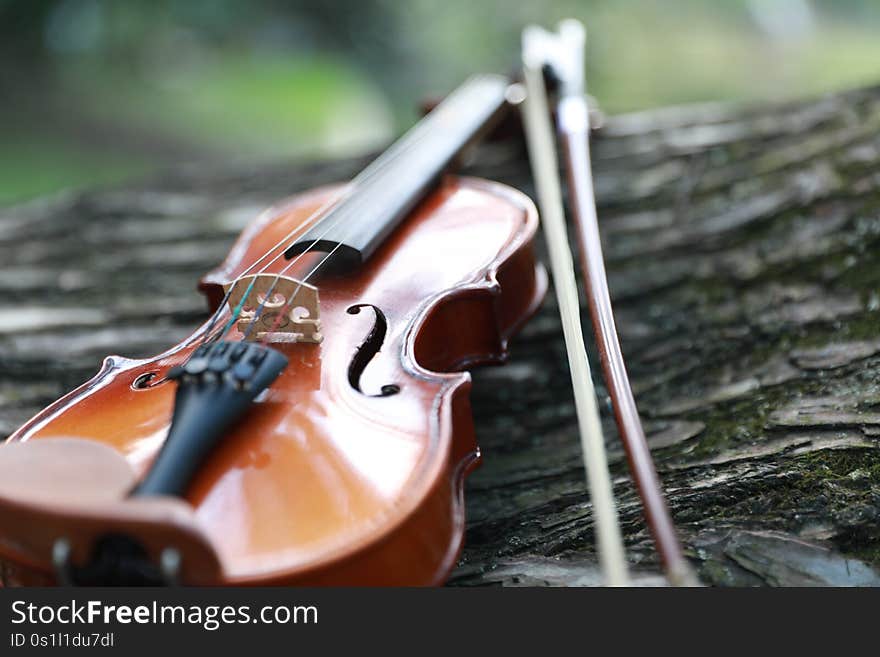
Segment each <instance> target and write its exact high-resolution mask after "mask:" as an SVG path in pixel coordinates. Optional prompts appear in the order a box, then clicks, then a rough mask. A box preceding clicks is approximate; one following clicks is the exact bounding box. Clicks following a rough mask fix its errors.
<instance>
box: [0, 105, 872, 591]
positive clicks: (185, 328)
mask: <svg viewBox="0 0 880 657" xmlns="http://www.w3.org/2000/svg"><path fill="white" fill-rule="evenodd" d="M594 158H595V161H594V168H595V171H596V185H597V190H598V195H599V203H600V216H601V220H602V229H603V238H604V243H605V250H606V259H607V263H608V269H609V274H610V279H611V289H612V296H613V298H614V303H615V308H616V313H617V317H618V321H619V329H620V333H621V339H622V343H623V349H624V353H625V355H626V356H627V359H628V363H629V369H630V372H631V375H632V378H633V383H634V387H635V390H636V396H637V401H638V403H639V407H640V410H641V413H642V416H643V419H644V421H645V423H646V429H647V432H648V434H649V442H650V444H651V446H652V448H653V450H654V454H655V458H656V461H657V465H658V469H659V471H660V474H661V477H662V479H663V483H664V486H665V489H666V493H667V496H668V499H669V503H670V506H671V508H672V512H673V514H674V517H675V520H676V522H677V523H678V526H679V529H680V535H681V538H682V540H683V542H684V544H685V546H686V549H687V551H688V554H689V556H690V557H691V558H692V559H693V563H694V565H695V567H696V568H697V570H698V572H699V574H700V576H701V578H702V580H703V581H704V582H705V583H707V584H722V585H723V584H745V585H752V584H771V585H776V584H843V585H846V584H875V585H876V584H880V575H878V571H880V450H878V447H880V388H878V385H877V383H876V381H877V376H878V373H880V324H878V318H880V289H878V284H880V250H878V248H877V247H878V241H880V175H878V173H877V171H878V168H877V167H878V164H880V89H867V90H861V91H856V92H850V93H847V94H842V95H838V96H834V97H828V98H823V99H820V100H814V101H809V102H804V103H794V104H789V105H784V106H772V107H763V108H752V109H738V108H730V107H724V106H704V107H697V108H684V109H672V110H663V111H655V112H650V113H645V114H640V115H637V116H636V115H631V116H625V117H617V118H614V119H611V120H609V121H608V123H607V125H606V126H605V128H604V129H603V131H602V132H601V134H599V135H597V138H596V140H595V143H594ZM364 162H365V160H351V161H342V162H331V163H322V164H312V165H302V164H292V165H273V166H260V167H253V168H245V167H233V168H225V169H224V168H220V167H218V168H216V169H213V170H198V171H187V170H183V171H177V172H174V173H170V174H168V175H167V176H165V177H161V178H156V179H153V180H151V181H148V182H145V183H143V184H139V185H134V186H129V187H126V188H117V189H110V190H93V191H88V192H83V193H77V194H65V195H60V196H57V197H53V198H49V199H44V200H38V201H35V202H32V203H29V204H26V205H22V206H18V207H13V208H7V209H3V210H0V217H2V219H0V255H2V261H3V263H4V265H3V269H2V274H0V290H2V294H3V299H4V301H3V306H2V308H0V365H2V367H0V421H2V431H3V432H4V433H8V432H9V431H11V430H12V429H14V428H15V427H16V426H17V425H18V424H19V423H21V422H22V421H24V420H25V419H27V418H28V417H29V416H30V415H32V414H33V413H34V412H36V411H37V410H38V409H39V408H41V407H42V406H44V405H45V404H47V403H49V402H50V401H52V400H53V399H55V398H56V397H58V396H59V395H61V394H62V393H63V392H65V391H67V390H68V389H70V388H71V387H73V386H75V385H77V384H79V383H80V382H81V381H83V380H84V379H86V378H88V377H90V376H91V375H92V374H93V373H94V372H95V370H96V369H97V367H98V365H99V363H100V360H101V358H102V357H103V356H104V355H105V354H107V353H121V354H124V355H128V356H144V355H150V354H153V353H157V352H159V351H161V350H163V349H165V348H166V347H167V346H168V345H170V344H173V343H176V342H177V341H178V340H180V339H181V338H182V337H183V336H184V335H185V334H187V333H188V332H189V331H190V330H191V329H192V327H193V326H194V325H195V324H196V323H197V322H199V321H200V320H201V319H202V318H203V317H204V316H205V314H206V311H205V305H204V302H203V300H202V299H201V297H200V296H198V294H197V293H196V292H195V291H194V285H195V281H196V279H197V278H198V277H199V275H200V274H201V273H203V272H204V271H206V270H207V269H209V268H210V267H211V266H213V265H214V264H215V263H217V262H219V261H220V260H221V259H222V258H223V256H224V255H225V253H226V251H227V250H228V248H229V246H230V244H231V242H232V240H233V238H234V237H235V235H236V234H237V233H238V232H239V231H240V230H241V228H242V227H243V226H244V225H245V223H246V222H247V221H249V220H250V219H252V218H253V217H254V216H255V215H256V214H257V213H258V212H259V210H260V209H261V208H263V207H264V206H265V205H266V204H267V203H269V202H271V201H274V200H277V199H278V198H280V197H282V196H285V195H288V194H290V193H293V192H296V191H298V190H302V189H306V188H309V187H312V186H315V185H318V184H323V183H327V182H331V181H337V180H343V179H347V178H349V177H350V176H351V175H352V174H354V173H355V172H356V171H357V170H359V169H360V168H361V167H362V166H363V164H364ZM469 173H472V174H474V175H480V176H484V177H488V178H493V179H497V180H501V181H503V182H506V183H508V184H511V185H514V186H516V187H519V188H521V189H523V190H525V191H526V192H528V193H531V192H532V189H531V182H530V176H529V174H528V166H527V161H526V159H525V156H524V153H523V151H522V148H521V146H519V145H518V144H517V143H516V142H508V143H502V144H495V145H491V146H488V147H485V148H483V149H482V150H481V151H480V153H479V155H478V158H477V161H476V163H475V165H474V166H472V167H471V168H470V170H469ZM585 325H588V322H587V318H586V315H585ZM596 369H598V368H596ZM474 379H475V385H474V390H473V408H474V415H475V421H476V424H477V432H478V437H479V439H480V442H481V445H482V447H483V452H484V465H483V467H482V468H481V469H480V470H479V471H478V472H477V473H476V474H475V475H474V476H473V477H472V478H471V480H470V483H469V486H468V490H467V501H468V511H469V528H468V533H467V538H466V547H465V550H464V553H463V555H462V560H461V563H460V565H459V567H458V569H457V571H456V572H455V573H454V575H453V578H452V583H454V584H459V585H465V584H492V583H503V584H554V585H555V584H590V583H595V582H597V581H598V579H599V578H598V572H597V570H596V559H595V553H594V549H593V523H592V516H591V509H590V503H589V500H588V499H587V495H586V492H585V485H584V475H583V469H582V465H581V460H580V451H579V444H578V439H577V434H576V425H575V418H574V411H573V406H572V402H571V393H570V391H569V382H568V372H567V366H566V361H565V355H564V347H563V343H562V336H561V331H560V327H559V322H558V320H557V316H556V307H555V300H554V298H553V296H552V294H551V295H550V296H549V297H548V299H547V302H546V304H545V306H544V308H543V310H542V311H541V312H540V313H539V314H538V316H537V317H535V318H534V319H533V320H532V321H531V322H530V323H529V324H528V325H527V327H526V328H525V330H524V331H523V333H522V335H521V336H520V337H519V339H518V340H517V341H515V342H514V344H513V345H512V358H511V363H510V364H508V365H507V366H504V367H499V368H492V369H487V370H482V371H477V372H475V374H474ZM597 383H598V384H599V392H600V395H602V396H603V398H604V387H603V386H602V385H601V382H597ZM605 415H606V418H605V426H606V429H607V436H608V441H609V448H610V451H611V455H612V459H613V470H614V475H615V494H616V496H617V499H618V501H619V505H620V506H619V508H620V516H621V520H622V523H623V527H624V532H625V536H626V541H627V545H628V548H629V556H630V558H631V560H632V562H633V564H634V570H635V572H636V573H637V575H638V577H639V578H640V580H641V581H642V582H644V583H645V584H651V583H657V582H659V581H660V579H659V578H658V577H657V576H656V574H657V572H658V569H657V563H656V557H655V555H654V553H653V551H652V547H651V541H650V537H649V536H648V534H647V532H646V529H645V526H644V523H643V521H642V519H641V515H640V507H639V503H638V498H637V496H636V495H635V492H634V489H633V486H632V484H631V482H630V480H629V478H628V476H627V472H626V465H625V461H624V459H623V457H622V454H621V451H620V448H619V446H618V443H617V438H616V433H615V430H614V426H613V422H612V421H611V417H610V413H608V412H607V409H606V412H605Z"/></svg>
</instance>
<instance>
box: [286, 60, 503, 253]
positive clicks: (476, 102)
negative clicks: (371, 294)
mask: <svg viewBox="0 0 880 657" xmlns="http://www.w3.org/2000/svg"><path fill="white" fill-rule="evenodd" d="M508 85H509V82H508V80H507V79H506V78H504V77H502V76H497V75H480V76H474V77H472V78H470V79H468V80H467V81H466V82H465V83H464V84H463V85H461V86H460V87H459V88H458V89H456V90H455V91H454V92H453V93H452V94H451V95H450V96H449V97H447V98H446V99H445V100H444V101H443V102H442V103H440V104H439V105H438V106H437V107H436V108H435V109H434V110H433V111H432V112H431V113H430V114H428V115H427V116H426V117H425V118H424V119H422V121H420V122H419V123H418V124H416V126H414V127H413V128H412V129H411V130H410V131H409V132H407V133H406V134H405V135H404V136H403V137H401V138H400V139H399V140H398V141H397V142H395V143H394V145H393V146H391V148H389V149H388V150H387V151H385V153H383V154H382V155H381V156H379V157H378V158H377V159H376V160H374V161H373V162H372V163H371V164H370V165H369V166H368V167H367V168H366V169H364V171H363V172H362V173H361V174H360V175H359V176H358V177H357V178H355V180H354V181H353V183H352V185H353V189H352V191H351V192H350V193H349V194H347V195H346V196H345V197H344V198H343V200H342V201H341V202H340V203H338V204H337V205H336V206H335V207H334V208H333V209H332V210H331V211H330V212H329V213H328V214H327V215H326V216H325V217H324V218H323V219H322V220H321V221H319V222H318V223H316V224H315V225H314V226H313V227H312V228H311V229H310V230H309V231H307V232H306V233H305V234H304V235H302V236H301V237H300V238H299V239H298V240H297V241H296V242H295V243H294V244H293V245H292V246H291V247H290V248H288V249H287V251H286V252H285V256H286V257H287V258H288V259H289V258H292V257H294V256H295V255H298V254H300V253H303V252H305V251H321V252H327V253H330V252H333V260H334V269H336V270H339V269H343V270H345V269H351V268H355V267H357V266H359V265H360V264H361V263H363V262H365V261H366V260H367V259H368V258H369V257H370V256H371V255H372V254H373V252H374V251H375V250H376V249H377V248H378V247H379V246H380V245H381V244H382V242H383V241H384V240H385V238H386V237H388V235H389V234H390V233H391V231H393V230H394V228H395V227H396V226H397V225H398V224H399V223H400V222H401V221H402V220H403V219H404V217H406V216H407V214H408V213H409V212H410V210H412V209H413V207H415V205H416V204H417V203H418V202H419V201H421V200H422V199H423V198H424V197H425V195H426V194H427V193H428V192H429V191H430V190H431V189H432V188H433V187H434V185H435V184H436V183H437V180H438V179H439V178H440V176H442V175H443V173H445V172H446V171H447V170H448V169H449V168H450V167H451V166H452V165H453V164H454V163H455V161H456V160H457V159H458V157H459V156H460V155H461V154H462V152H463V151H464V150H465V149H466V148H467V147H468V146H470V145H472V144H474V143H475V142H476V141H478V140H479V138H481V137H482V136H483V135H485V133H486V132H488V130H489V129H490V128H491V127H492V126H493V125H494V124H495V122H496V121H497V120H498V119H500V117H501V115H502V113H503V110H504V109H505V108H506V107H507V101H506V93H507V88H508Z"/></svg>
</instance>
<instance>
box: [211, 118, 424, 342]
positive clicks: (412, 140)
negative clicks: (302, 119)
mask: <svg viewBox="0 0 880 657" xmlns="http://www.w3.org/2000/svg"><path fill="white" fill-rule="evenodd" d="M428 123H429V122H421V123H419V124H417V125H416V127H415V128H413V129H412V130H411V131H410V132H409V133H408V134H407V135H406V136H404V138H403V139H401V140H400V141H399V142H397V143H396V144H395V145H394V146H392V148H391V149H389V150H388V151H386V153H385V155H383V156H380V157H379V158H378V159H376V160H374V161H373V162H372V163H371V164H370V165H369V166H367V168H365V169H364V170H363V171H362V172H361V173H360V174H359V175H358V176H356V177H355V178H354V179H353V180H352V183H351V185H352V188H353V189H357V188H358V186H359V185H363V184H364V183H365V182H367V181H369V180H370V179H373V178H377V177H378V176H379V175H381V173H383V172H384V171H385V170H387V169H388V168H389V167H390V165H391V164H392V163H396V162H397V160H399V159H400V158H401V157H402V156H403V155H404V154H406V152H408V151H412V149H413V148H414V147H415V146H416V145H417V144H418V143H420V142H421V141H422V140H423V139H424V137H425V136H426V134H427V132H428V130H427V127H426V126H428ZM395 146H396V147H397V148H395ZM386 156H387V157H386ZM374 165H375V166H374ZM351 200H354V201H357V199H356V197H354V192H352V193H351V194H348V195H346V197H344V198H343V199H340V200H339V203H338V204H337V205H335V206H334V207H337V208H339V207H340V206H343V205H344V203H345V201H351ZM364 203H365V201H364V200H361V201H360V204H361V205H363V204H364ZM358 205H359V204H358V203H357V202H355V203H350V204H349V205H347V206H344V207H346V209H348V210H349V211H352V210H353V209H356V208H357V207H358ZM332 217H333V213H332V212H331V213H330V214H329V215H328V216H326V217H325V218H324V219H329V218H332ZM335 219H336V220H335V221H333V222H330V223H328V225H327V226H326V227H325V228H324V230H323V231H322V232H321V233H319V234H318V235H317V236H316V237H315V238H314V239H313V240H312V241H311V242H310V243H309V244H308V245H307V246H306V248H305V249H304V250H303V251H302V253H300V254H298V255H297V256H296V257H295V258H293V259H291V261H290V262H288V263H287V264H286V265H285V266H284V267H283V268H282V269H281V270H280V271H279V272H278V273H277V274H276V275H275V278H274V279H273V280H272V283H271V285H270V286H269V290H268V291H267V292H266V293H265V295H264V296H263V298H262V299H261V301H260V303H259V305H258V307H257V309H256V311H255V313H254V318H253V321H252V323H251V325H250V326H249V327H248V330H247V331H246V333H245V335H246V336H247V337H250V333H251V330H252V328H253V326H254V325H255V324H256V322H257V320H258V319H259V318H260V316H261V315H262V313H263V311H264V309H265V304H266V302H267V301H268V300H269V299H270V298H271V296H272V292H274V290H275V287H276V286H277V285H278V282H279V281H280V280H281V277H282V276H283V275H284V274H285V273H286V272H288V271H289V270H290V269H291V268H293V266H294V265H296V264H297V263H298V262H299V261H300V260H302V258H304V257H305V256H306V254H307V253H309V252H310V251H311V250H312V249H313V248H314V247H315V245H316V244H318V243H319V242H320V241H321V240H322V239H323V238H324V237H326V236H327V235H328V234H329V233H330V232H331V231H332V230H333V229H334V228H336V227H337V226H338V225H339V224H341V223H342V221H343V220H344V219H345V216H344V213H342V212H339V213H338V214H337V216H336V218H335ZM321 221H323V220H319V221H318V222H317V223H316V224H314V225H318V224H319V223H321ZM313 227H314V226H313ZM353 229H354V227H351V228H350V229H349V230H348V231H347V232H346V233H345V234H344V235H343V236H342V238H341V239H340V240H339V241H338V242H337V243H336V246H334V247H333V249H332V250H331V252H330V253H328V254H327V256H325V257H324V258H323V259H322V260H321V262H320V263H318V264H319V265H323V264H324V263H325V262H326V261H327V260H329V256H331V255H332V254H333V253H335V252H336V251H337V250H338V249H339V248H340V247H341V246H342V245H343V242H344V241H345V236H346V235H350V234H351V231H352V230H353ZM294 243H295V242H294ZM291 246H292V244H291ZM274 248H277V245H276V247H274ZM274 248H273V250H274ZM288 248H289V247H288ZM285 252H286V249H285V250H283V251H281V252H280V253H279V254H278V255H276V256H275V257H274V258H273V259H272V260H271V261H269V262H268V263H267V264H266V265H265V266H264V267H263V268H262V269H261V270H260V272H259V273H263V272H265V271H266V269H268V268H269V267H271V266H272V265H273V264H274V263H275V262H277V261H278V260H279V259H280V258H281V256H283V255H284V253H285ZM315 271H317V268H315V269H313V270H312V271H310V272H309V273H308V274H307V276H306V278H308V277H310V276H311V275H312V274H314V273H315ZM305 281H306V279H305V278H304V279H302V280H301V281H300V284H299V285H298V286H297V287H296V289H295V290H294V293H293V294H292V295H291V296H290V298H289V300H288V302H287V303H286V304H285V305H284V307H283V308H282V309H281V311H280V312H279V315H278V318H277V319H276V323H275V327H274V328H273V329H272V332H274V331H275V329H277V326H278V324H279V323H280V320H281V318H283V316H284V313H286V312H287V310H288V308H289V307H290V306H291V305H292V302H293V300H294V299H295V298H296V296H297V294H299V291H300V290H301V289H302V284H303V283H304V282H305ZM255 283H256V278H254V280H253V281H251V284H250V285H249V286H248V289H247V290H246V291H245V294H244V296H243V297H242V300H241V302H240V303H239V304H238V305H237V306H236V308H235V310H234V311H233V313H232V316H231V317H230V319H229V321H228V322H227V323H226V326H225V327H224V328H223V331H222V332H221V333H220V336H219V337H218V338H217V339H218V340H222V339H223V337H224V336H225V335H226V334H227V333H228V332H229V330H230V329H231V328H232V326H233V325H234V324H235V321H236V320H237V319H238V315H239V314H240V312H241V309H242V307H243V305H244V301H245V300H246V299H247V298H248V296H249V295H250V293H251V290H252V289H253V286H254V284H255ZM231 289H232V288H230V290H231Z"/></svg>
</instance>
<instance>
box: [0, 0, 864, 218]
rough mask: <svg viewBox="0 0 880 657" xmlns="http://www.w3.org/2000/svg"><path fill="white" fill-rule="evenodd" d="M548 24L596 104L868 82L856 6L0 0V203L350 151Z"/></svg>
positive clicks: (686, 0) (775, 1)
mask: <svg viewBox="0 0 880 657" xmlns="http://www.w3.org/2000/svg"><path fill="white" fill-rule="evenodd" d="M566 16H574V17H577V18H580V19H582V20H583V21H584V22H585V23H586V24H587V28H588V33H589V36H588V46H589V59H588V69H587V73H588V80H589V84H590V88H591V91H592V93H593V94H594V95H595V96H596V97H597V98H598V99H599V101H600V103H601V104H602V106H603V107H604V109H605V110H606V111H608V112H614V113H617V112H626V111H632V110H640V109H645V108H650V107H654V106H660V105H669V104H679V103H688V102H696V101H714V100H740V101H753V100H759V99H776V98H788V97H796V96H803V95H812V94H818V93H822V92H826V91H833V90H835V89H840V88H844V87H850V86H857V85H863V84H870V83H874V82H880V38H878V35H880V2H877V1H876V0H834V1H832V0H727V1H723V2H722V1H719V0H655V1H649V0H531V1H525V0H523V1H516V0H406V1H405V2H404V1H399V0H396V1H392V0H360V1H358V0H325V1H324V2H320V1H317V0H314V1H308V0H249V1H247V2H245V1H244V0H127V1H126V2H121V1H119V0H0V146H2V147H0V203H11V202H15V201H19V200H23V199H26V198H28V197H32V196H35V195H38V194H42V193H46V192H51V191H54V190H58V189H62V188H68V187H77V186H82V185H94V184H108V183H113V182H118V181H121V180H125V179H127V178H131V177H135V176H141V175H145V174H148V173H150V172H152V171H156V170H158V169H161V168H163V167H168V166H174V165H179V164H182V163H192V164H196V165H197V164H198V163H200V162H217V161H229V162H235V161H236V160H259V159H264V160H268V159H277V158H285V159H290V158H314V157H331V156H343V155H353V154H358V153H363V152H364V151H366V150H369V149H373V148H376V147H378V146H380V145H382V144H384V143H386V142H387V141H388V140H389V139H391V138H392V136H394V135H395V134H397V133H399V132H400V131H401V130H403V129H405V128H406V127H408V126H409V125H411V124H412V123H413V122H414V121H415V120H416V118H417V116H416V107H417V103H418V101H419V99H421V98H424V97H426V96H429V95H435V94H440V93H445V92H446V91H448V90H450V89H451V88H453V87H454V86H455V85H456V84H458V83H459V82H461V81H462V80H463V79H464V78H465V77H466V76H467V75H468V74H470V73H473V72H493V71H494V72H507V71H510V70H511V69H512V67H513V66H514V65H515V63H516V61H517V57H518V44H519V32H520V30H521V28H522V26H523V25H525V24H527V23H529V22H539V23H542V24H544V25H547V26H551V25H553V24H555V22H557V21H558V20H559V19H560V18H563V17H566Z"/></svg>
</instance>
